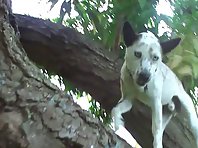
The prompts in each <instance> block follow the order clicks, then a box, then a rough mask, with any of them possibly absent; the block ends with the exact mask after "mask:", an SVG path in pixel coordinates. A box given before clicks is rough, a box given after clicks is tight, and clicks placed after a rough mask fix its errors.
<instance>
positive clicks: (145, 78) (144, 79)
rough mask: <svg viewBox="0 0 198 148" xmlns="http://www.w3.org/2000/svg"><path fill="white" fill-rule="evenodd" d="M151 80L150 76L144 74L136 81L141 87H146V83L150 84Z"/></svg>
mask: <svg viewBox="0 0 198 148" xmlns="http://www.w3.org/2000/svg"><path fill="white" fill-rule="evenodd" d="M149 80H150V75H144V74H140V75H139V76H138V78H137V80H136V83H137V84H138V85H139V86H145V85H146V83H148V82H149Z"/></svg>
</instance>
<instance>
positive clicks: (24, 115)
mask: <svg viewBox="0 0 198 148" xmlns="http://www.w3.org/2000/svg"><path fill="white" fill-rule="evenodd" d="M8 4H9V3H8V1H6V0H4V1H0V10H1V15H0V148H27V147H28V148H65V147H69V148H72V147H73V148H81V147H87V148H88V147H92V146H94V147H98V148H104V147H115V145H116V142H117V141H119V142H121V143H122V144H123V145H124V147H129V145H128V144H126V142H123V141H122V140H121V139H120V138H118V137H117V136H116V135H115V134H114V133H113V131H112V130H111V129H110V128H108V127H104V126H103V125H102V123H100V122H99V120H98V119H97V118H93V117H92V115H91V114H90V113H88V112H87V111H83V110H82V109H81V108H80V107H79V106H78V105H77V104H75V103H74V102H73V100H72V98H71V97H70V96H69V95H67V94H66V93H64V92H62V91H60V90H59V89H58V88H57V87H55V86H54V85H53V84H51V83H50V81H49V80H48V79H47V78H46V77H44V75H43V74H42V73H41V72H40V70H39V69H38V68H37V67H36V66H35V65H34V64H33V63H32V62H31V61H30V60H29V58H28V57H27V55H26V53H25V51H24V49H23V47H22V45H21V43H20V41H19V38H18V37H17V36H16V35H15V33H16V32H15V31H14V30H13V28H12V27H11V25H10V22H9V20H8V14H9V12H8V10H9V7H8V6H9V5H8ZM10 21H11V22H12V25H13V26H14V28H15V29H16V28H17V27H16V26H15V24H14V23H13V22H14V20H10ZM27 25H28V24H27ZM29 27H30V26H29Z"/></svg>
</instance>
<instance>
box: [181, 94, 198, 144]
mask: <svg viewBox="0 0 198 148" xmlns="http://www.w3.org/2000/svg"><path fill="white" fill-rule="evenodd" d="M181 97H185V98H183V99H182V100H184V99H185V100H184V102H181V103H182V104H181V105H182V108H181V111H182V115H184V122H186V123H187V125H188V126H189V127H188V128H190V130H191V132H192V133H193V135H194V138H195V144H196V148H198V118H197V114H196V111H195V108H194V105H193V102H192V100H191V98H190V97H189V95H188V94H187V93H185V94H182V96H181Z"/></svg>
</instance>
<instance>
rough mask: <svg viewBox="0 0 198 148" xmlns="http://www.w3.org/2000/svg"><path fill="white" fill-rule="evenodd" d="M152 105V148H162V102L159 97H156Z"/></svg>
mask: <svg viewBox="0 0 198 148" xmlns="http://www.w3.org/2000/svg"><path fill="white" fill-rule="evenodd" d="M153 103H154V104H153V106H152V133H153V138H154V140H153V148H163V146H162V137H163V128H162V104H161V99H160V98H156V100H155V101H154V102H153Z"/></svg>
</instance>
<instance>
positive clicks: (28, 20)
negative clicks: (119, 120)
mask: <svg viewBox="0 0 198 148" xmlns="http://www.w3.org/2000/svg"><path fill="white" fill-rule="evenodd" d="M16 20H17V23H18V26H19V30H20V33H21V42H22V44H23V46H24V48H25V51H26V52H27V54H28V56H29V57H30V58H31V59H32V60H33V61H34V62H36V63H37V64H39V65H42V66H43V67H45V68H46V69H48V70H50V71H53V72H55V73H57V74H59V75H61V76H63V77H64V78H65V79H67V80H69V81H71V82H72V83H73V84H75V86H76V87H78V88H80V89H82V90H85V91H86V92H88V93H90V94H91V95H92V96H93V98H94V99H96V100H97V101H99V102H100V103H101V105H102V107H103V108H105V109H106V110H107V111H110V110H111V109H112V107H113V106H114V105H115V104H116V102H117V101H118V100H119V98H120V90H119V75H120V74H119V70H120V67H121V63H122V62H120V61H122V60H116V61H115V60H114V58H113V57H114V56H113V53H107V52H105V50H103V47H102V46H101V45H98V44H97V43H96V42H94V41H92V40H90V39H88V38H86V37H85V36H84V35H81V34H80V33H77V32H76V31H75V30H73V29H71V28H65V27H64V26H61V25H58V24H54V23H51V22H50V21H48V20H46V21H44V20H42V19H37V18H32V17H29V16H22V15H16ZM150 119H151V115H150V110H149V109H148V108H147V107H145V106H144V105H143V104H141V103H137V105H136V106H135V107H134V108H133V110H132V111H131V112H129V113H127V114H126V115H125V121H126V127H127V129H128V130H129V131H130V132H131V133H132V134H133V136H134V137H135V138H136V139H137V140H138V141H139V142H140V144H141V145H142V146H143V147H145V148H151V147H152V134H151V121H150ZM192 142H194V139H193V138H192V134H191V133H190V132H189V130H188V128H187V127H186V126H185V124H184V123H183V120H182V118H181V117H177V118H174V119H173V120H172V121H171V123H170V124H169V125H168V127H167V129H166V131H165V134H164V139H163V143H164V148H173V147H174V148H187V147H193V146H192Z"/></svg>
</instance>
